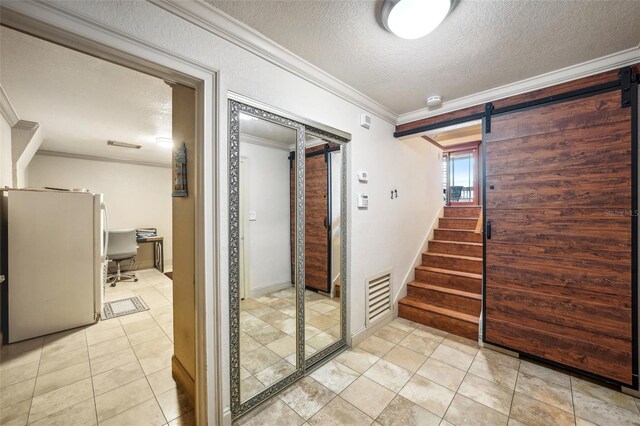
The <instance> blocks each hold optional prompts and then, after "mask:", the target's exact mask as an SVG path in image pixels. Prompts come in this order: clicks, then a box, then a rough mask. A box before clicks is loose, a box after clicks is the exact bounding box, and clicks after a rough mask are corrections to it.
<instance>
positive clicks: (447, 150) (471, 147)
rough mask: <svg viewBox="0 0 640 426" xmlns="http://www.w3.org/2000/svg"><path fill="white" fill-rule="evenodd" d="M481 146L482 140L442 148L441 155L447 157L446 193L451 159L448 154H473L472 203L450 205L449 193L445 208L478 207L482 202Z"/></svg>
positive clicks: (448, 184) (448, 185)
mask: <svg viewBox="0 0 640 426" xmlns="http://www.w3.org/2000/svg"><path fill="white" fill-rule="evenodd" d="M480 145H482V139H481V140H479V141H473V142H466V143H462V144H458V145H451V146H445V147H443V151H442V154H443V155H446V156H447V188H446V189H447V191H449V188H450V187H451V185H450V175H449V172H450V170H451V157H450V155H449V154H452V153H460V152H472V153H473V201H464V202H456V203H453V204H452V203H451V200H450V199H449V193H447V206H479V205H480V203H481V202H482V200H481V199H480V198H481V197H480V161H482V159H481V158H480V157H483V156H484V155H481V154H480V150H481V147H480Z"/></svg>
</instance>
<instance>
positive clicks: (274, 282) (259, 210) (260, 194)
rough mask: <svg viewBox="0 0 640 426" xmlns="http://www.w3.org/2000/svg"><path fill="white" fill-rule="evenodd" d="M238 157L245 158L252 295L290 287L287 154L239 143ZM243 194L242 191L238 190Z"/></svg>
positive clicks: (283, 151)
mask: <svg viewBox="0 0 640 426" xmlns="http://www.w3.org/2000/svg"><path fill="white" fill-rule="evenodd" d="M240 156H241V157H244V158H247V162H246V163H245V170H247V171H248V173H247V178H248V182H247V188H246V189H247V192H248V194H247V195H248V197H247V201H248V204H249V205H248V206H247V209H246V210H247V212H248V211H254V212H256V220H253V221H252V220H248V218H247V224H248V225H249V232H248V237H249V238H248V241H247V239H245V244H247V243H248V249H249V250H248V251H249V259H247V260H248V261H249V265H248V266H249V269H248V270H249V277H248V278H249V282H250V283H251V286H250V289H251V291H252V293H253V292H255V291H260V290H265V289H268V288H269V287H276V288H277V287H280V288H281V287H282V286H286V285H289V286H290V285H291V247H290V246H291V243H290V235H291V234H290V232H291V231H290V221H291V219H290V214H289V197H290V192H289V186H290V184H289V151H288V150H281V149H275V148H267V147H263V146H259V145H255V144H250V143H246V142H243V141H242V136H241V137H240ZM241 190H242V189H241Z"/></svg>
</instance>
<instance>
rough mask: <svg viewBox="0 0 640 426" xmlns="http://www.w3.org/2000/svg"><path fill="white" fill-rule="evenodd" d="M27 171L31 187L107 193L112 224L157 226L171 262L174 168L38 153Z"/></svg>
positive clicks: (168, 262)
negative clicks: (172, 176)
mask: <svg viewBox="0 0 640 426" xmlns="http://www.w3.org/2000/svg"><path fill="white" fill-rule="evenodd" d="M26 174H27V179H28V181H29V185H30V186H31V187H43V186H49V187H55V188H71V189H73V188H86V189H88V190H89V191H90V192H92V193H102V194H104V198H105V202H106V205H107V213H108V215H109V227H110V228H112V229H115V228H140V227H154V228H158V235H161V236H163V237H164V255H165V264H166V265H170V264H171V256H172V253H173V251H172V246H173V245H172V243H171V241H172V239H171V168H169V167H152V166H141V165H136V164H127V163H116V162H107V161H94V160H84V159H78V158H65V157H54V156H49V155H41V154H36V155H35V157H33V159H32V160H31V163H30V164H29V167H27V173H26Z"/></svg>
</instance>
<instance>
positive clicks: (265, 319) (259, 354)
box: [240, 288, 340, 400]
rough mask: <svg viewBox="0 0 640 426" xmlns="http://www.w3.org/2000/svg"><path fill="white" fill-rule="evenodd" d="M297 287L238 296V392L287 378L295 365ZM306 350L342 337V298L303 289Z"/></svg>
mask: <svg viewBox="0 0 640 426" xmlns="http://www.w3.org/2000/svg"><path fill="white" fill-rule="evenodd" d="M295 299H296V295H295V290H294V289H293V288H290V289H285V290H280V291H277V292H273V293H270V294H267V295H264V296H261V297H256V298H247V299H245V300H242V301H240V380H241V382H240V397H241V399H242V400H246V399H248V398H250V397H251V396H253V395H255V394H257V393H258V392H260V391H261V390H263V389H265V388H266V387H268V386H270V385H272V384H273V383H276V382H277V381H279V380H281V379H283V378H284V377H286V376H287V375H289V374H291V373H292V372H293V371H294V370H295V365H296V355H295V350H296V339H295V336H296V320H295V318H296V307H295ZM305 306H306V307H307V309H306V314H305V340H306V346H305V348H306V354H307V356H309V355H312V354H314V353H315V352H316V351H318V350H320V349H323V348H325V347H326V346H328V345H330V344H332V343H334V342H336V341H337V340H338V339H339V338H340V309H339V307H340V299H338V298H330V297H327V296H324V295H321V294H318V293H315V292H312V291H306V292H305Z"/></svg>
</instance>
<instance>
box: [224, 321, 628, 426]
mask: <svg viewBox="0 0 640 426" xmlns="http://www.w3.org/2000/svg"><path fill="white" fill-rule="evenodd" d="M639 408H640V400H638V399H635V398H633V397H631V396H628V395H625V394H623V393H621V392H618V391H616V390H612V389H609V388H607V387H604V386H600V385H598V384H594V383H591V382H589V381H586V380H583V379H581V378H579V377H576V376H574V375H570V374H567V373H564V372H561V371H556V370H552V369H549V368H547V367H544V366H541V365H538V364H535V363H533V362H529V361H527V360H524V359H522V360H520V359H517V358H513V357H509V356H507V355H504V354H502V353H499V352H495V351H492V350H490V349H486V348H482V349H481V348H479V347H478V345H477V344H476V343H475V342H472V341H470V340H467V339H462V338H459V337H457V336H453V335H447V334H446V333H444V332H441V331H439V330H434V329H432V328H429V327H425V326H422V325H419V324H416V323H414V322H411V321H407V320H404V319H400V318H398V319H395V320H394V321H393V322H392V323H391V324H389V325H387V326H385V327H384V328H383V329H382V330H380V331H379V332H378V333H377V334H376V335H375V336H372V337H369V338H368V339H367V340H365V341H363V342H362V343H361V344H360V345H359V346H358V347H356V348H353V349H351V350H348V351H346V352H343V353H342V354H340V355H339V356H338V357H336V358H335V359H333V360H331V361H329V362H328V363H327V364H325V365H324V366H322V367H320V368H319V369H317V370H316V371H314V372H312V373H311V374H310V375H308V376H307V377H305V378H303V379H302V380H301V381H299V382H298V383H297V384H295V385H293V386H292V387H290V388H289V389H287V390H285V391H284V392H283V393H281V394H280V395H279V396H278V397H275V398H273V399H272V400H270V401H268V402H267V403H266V404H265V405H264V406H263V407H260V408H258V409H257V410H255V411H254V412H252V413H250V414H249V415H247V416H245V417H243V418H241V419H240V420H239V421H238V422H237V424H238V425H261V426H262V425H278V426H283V425H302V424H304V425H313V426H316V425H350V426H351V425H353V426H356V425H371V424H374V425H385V426H392V425H393V426H395V425H434V426H438V425H440V426H450V425H492V426H493V425H509V426H521V425H532V426H533V425H535V426H539V425H554V426H555V425H577V426H587V425H602V426H618V425H640V410H639Z"/></svg>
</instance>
